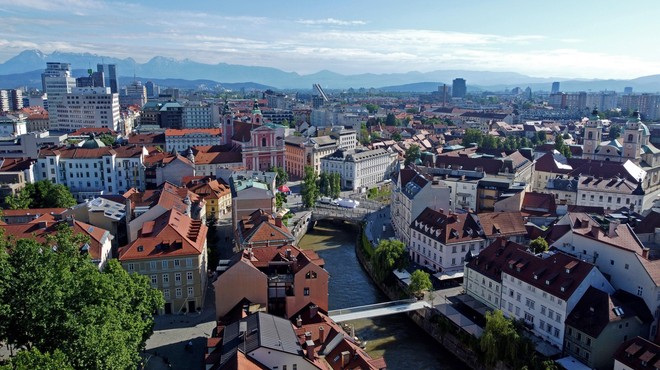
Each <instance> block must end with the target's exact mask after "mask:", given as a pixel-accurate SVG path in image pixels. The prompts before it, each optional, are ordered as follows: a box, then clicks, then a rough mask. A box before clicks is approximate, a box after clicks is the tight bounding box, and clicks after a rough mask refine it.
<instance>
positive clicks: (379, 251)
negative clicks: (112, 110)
mask: <svg viewBox="0 0 660 370" xmlns="http://www.w3.org/2000/svg"><path fill="white" fill-rule="evenodd" d="M371 263H372V265H373V268H374V278H376V280H378V281H380V282H382V281H384V280H385V278H386V277H387V276H388V275H389V274H390V273H391V272H392V271H394V269H395V268H396V269H402V268H404V267H405V266H406V263H407V259H406V246H405V245H404V244H403V242H402V241H400V240H381V241H380V243H378V246H377V247H376V250H375V251H374V254H373V255H372V256H371Z"/></svg>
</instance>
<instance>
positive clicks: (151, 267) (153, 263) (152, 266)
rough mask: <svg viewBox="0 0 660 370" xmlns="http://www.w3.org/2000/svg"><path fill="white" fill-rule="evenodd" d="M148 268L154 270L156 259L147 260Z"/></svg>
mask: <svg viewBox="0 0 660 370" xmlns="http://www.w3.org/2000/svg"><path fill="white" fill-rule="evenodd" d="M149 269H150V270H152V271H154V270H156V261H151V262H149Z"/></svg>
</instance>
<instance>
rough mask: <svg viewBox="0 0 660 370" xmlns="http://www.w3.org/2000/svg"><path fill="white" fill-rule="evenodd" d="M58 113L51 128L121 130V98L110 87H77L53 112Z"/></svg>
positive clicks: (63, 129)
mask: <svg viewBox="0 0 660 370" xmlns="http://www.w3.org/2000/svg"><path fill="white" fill-rule="evenodd" d="M54 110H56V111H57V121H56V123H53V121H51V125H50V128H51V129H53V130H59V131H67V132H71V131H76V130H79V129H81V128H85V127H96V128H102V127H103V128H109V129H111V130H113V131H118V130H119V118H120V116H119V96H118V94H113V93H111V92H110V88H109V87H76V88H73V89H72V92H71V93H70V94H67V95H66V96H65V97H64V99H62V101H61V102H60V103H59V104H58V105H57V108H55V109H51V111H54Z"/></svg>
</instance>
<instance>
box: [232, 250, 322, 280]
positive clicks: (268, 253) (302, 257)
mask: <svg viewBox="0 0 660 370" xmlns="http://www.w3.org/2000/svg"><path fill="white" fill-rule="evenodd" d="M239 256H240V258H242V259H243V260H245V261H248V262H250V263H251V264H252V265H253V266H254V267H256V268H257V269H260V270H262V269H268V266H269V265H270V264H271V262H274V261H278V262H293V261H294V260H295V262H296V264H295V265H294V268H293V270H292V273H294V274H295V273H296V272H298V271H299V270H301V269H302V268H303V267H305V266H306V265H307V264H308V263H313V264H315V265H317V266H320V267H323V266H324V265H325V262H324V261H323V259H322V258H321V257H319V256H318V254H316V252H314V251H313V250H309V249H308V250H302V249H300V248H298V247H296V246H293V245H284V246H277V247H275V246H266V247H259V248H251V249H250V250H248V249H245V250H243V252H242V253H240V254H239Z"/></svg>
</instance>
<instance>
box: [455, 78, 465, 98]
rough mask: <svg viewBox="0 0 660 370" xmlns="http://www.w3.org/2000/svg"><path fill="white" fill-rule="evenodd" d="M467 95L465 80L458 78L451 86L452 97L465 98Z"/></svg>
mask: <svg viewBox="0 0 660 370" xmlns="http://www.w3.org/2000/svg"><path fill="white" fill-rule="evenodd" d="M466 93H467V86H466V85H465V79H463V78H456V79H454V81H453V82H452V84H451V96H452V97H454V98H464V97H465V94H466Z"/></svg>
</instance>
